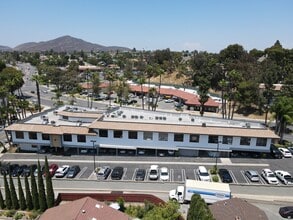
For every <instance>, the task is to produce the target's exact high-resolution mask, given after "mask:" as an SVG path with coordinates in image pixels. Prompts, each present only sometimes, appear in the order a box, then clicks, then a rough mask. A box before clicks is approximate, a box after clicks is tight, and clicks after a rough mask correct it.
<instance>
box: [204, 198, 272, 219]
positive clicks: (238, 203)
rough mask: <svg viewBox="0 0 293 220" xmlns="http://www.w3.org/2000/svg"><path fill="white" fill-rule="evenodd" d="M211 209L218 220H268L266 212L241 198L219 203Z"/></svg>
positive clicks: (211, 206)
mask: <svg viewBox="0 0 293 220" xmlns="http://www.w3.org/2000/svg"><path fill="white" fill-rule="evenodd" d="M209 208H210V210H211V212H212V214H213V216H214V218H215V219H217V220H268V217H267V216H266V214H265V212H264V211H262V210H261V209H259V208H258V207H256V206H254V205H252V204H250V203H248V202H247V201H245V200H242V199H239V198H232V199H229V200H224V201H219V202H216V203H214V204H212V205H210V206H209Z"/></svg>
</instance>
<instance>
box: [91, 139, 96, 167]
mask: <svg viewBox="0 0 293 220" xmlns="http://www.w3.org/2000/svg"><path fill="white" fill-rule="evenodd" d="M91 142H92V143H93V153H94V172H95V171H96V152H95V143H96V141H95V140H91Z"/></svg>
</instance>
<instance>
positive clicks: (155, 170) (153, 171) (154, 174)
mask: <svg viewBox="0 0 293 220" xmlns="http://www.w3.org/2000/svg"><path fill="white" fill-rule="evenodd" d="M149 178H150V180H157V179H158V178H159V166H158V165H151V167H150V175H149Z"/></svg>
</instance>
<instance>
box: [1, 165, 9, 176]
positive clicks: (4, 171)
mask: <svg viewBox="0 0 293 220" xmlns="http://www.w3.org/2000/svg"><path fill="white" fill-rule="evenodd" d="M0 173H1V175H8V174H9V173H10V164H3V165H1V168H0Z"/></svg>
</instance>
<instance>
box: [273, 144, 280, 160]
mask: <svg viewBox="0 0 293 220" xmlns="http://www.w3.org/2000/svg"><path fill="white" fill-rule="evenodd" d="M271 155H272V157H273V158H276V159H282V158H283V154H282V153H281V151H279V149H278V148H277V147H275V146H273V145H272V146H271Z"/></svg>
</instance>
